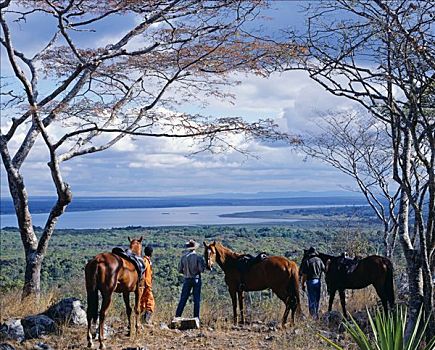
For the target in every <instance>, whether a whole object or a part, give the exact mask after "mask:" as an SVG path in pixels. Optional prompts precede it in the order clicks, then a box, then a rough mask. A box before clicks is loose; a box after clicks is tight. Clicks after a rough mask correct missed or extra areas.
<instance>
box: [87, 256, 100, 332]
mask: <svg viewBox="0 0 435 350" xmlns="http://www.w3.org/2000/svg"><path fill="white" fill-rule="evenodd" d="M97 276H98V262H97V260H96V259H92V260H91V261H89V262H88V263H87V264H86V267H85V280H86V294H87V302H88V307H87V310H86V315H87V319H88V323H91V322H97V318H98V286H97Z"/></svg>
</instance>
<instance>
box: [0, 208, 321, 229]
mask: <svg viewBox="0 0 435 350" xmlns="http://www.w3.org/2000/svg"><path fill="white" fill-rule="evenodd" d="M305 207H307V208H309V207H315V206H289V205H286V206H207V207H203V206H201V207H177V208H138V209H104V210H93V211H75V212H74V211H72V212H66V213H65V214H63V215H62V216H61V217H60V218H59V221H58V224H57V225H56V228H58V229H97V228H112V227H126V226H144V227H147V226H148V227H156V226H196V225H234V224H258V223H268V222H269V223H273V222H275V223H276V222H294V221H298V220H276V219H259V218H228V217H220V216H219V215H222V214H231V213H235V212H248V211H261V210H280V209H290V208H305ZM47 216H48V214H33V215H32V217H33V225H34V226H41V227H43V226H44V224H45V220H46V219H47ZM6 226H8V227H17V219H16V217H15V215H0V227H6Z"/></svg>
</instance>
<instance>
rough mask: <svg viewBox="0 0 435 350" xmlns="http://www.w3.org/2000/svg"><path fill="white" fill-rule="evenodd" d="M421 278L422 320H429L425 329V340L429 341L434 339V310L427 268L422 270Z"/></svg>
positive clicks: (431, 287)
mask: <svg viewBox="0 0 435 350" xmlns="http://www.w3.org/2000/svg"><path fill="white" fill-rule="evenodd" d="M422 277H423V292H424V293H423V305H424V314H425V317H424V319H425V320H427V319H429V324H428V326H427V329H426V339H427V340H430V339H432V338H433V337H435V310H434V288H433V281H432V273H431V271H430V267H429V266H424V265H423V268H422Z"/></svg>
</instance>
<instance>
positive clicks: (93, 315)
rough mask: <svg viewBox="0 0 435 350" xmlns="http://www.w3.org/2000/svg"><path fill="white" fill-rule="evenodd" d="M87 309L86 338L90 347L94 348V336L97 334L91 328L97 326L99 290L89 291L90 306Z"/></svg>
mask: <svg viewBox="0 0 435 350" xmlns="http://www.w3.org/2000/svg"><path fill="white" fill-rule="evenodd" d="M86 311H87V312H86V318H87V321H88V333H87V336H86V338H87V341H88V348H92V347H93V345H94V344H93V342H92V338H93V337H95V336H96V335H93V334H92V331H91V329H92V328H93V327H94V326H95V323H96V322H97V318H98V290H95V291H92V293H91V292H89V291H88V308H87V310H86Z"/></svg>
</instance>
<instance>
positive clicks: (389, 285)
mask: <svg viewBox="0 0 435 350" xmlns="http://www.w3.org/2000/svg"><path fill="white" fill-rule="evenodd" d="M393 270H394V269H393V264H392V263H391V261H389V260H388V264H387V273H386V278H385V295H386V296H387V301H388V303H389V304H390V307H391V308H392V307H393V306H394V302H395V301H394V276H393Z"/></svg>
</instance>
